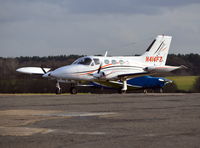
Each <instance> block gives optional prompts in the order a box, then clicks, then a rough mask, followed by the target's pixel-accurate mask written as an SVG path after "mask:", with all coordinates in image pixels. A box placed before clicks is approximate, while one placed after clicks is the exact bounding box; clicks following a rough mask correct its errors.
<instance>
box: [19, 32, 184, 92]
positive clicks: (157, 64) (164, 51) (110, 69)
mask: <svg viewBox="0 0 200 148" xmlns="http://www.w3.org/2000/svg"><path fill="white" fill-rule="evenodd" d="M171 39H172V37H171V36H164V35H159V36H157V38H156V39H155V40H154V41H153V42H152V43H151V44H150V46H149V47H148V49H147V50H146V52H145V53H144V54H143V55H141V56H115V57H108V56H107V53H106V54H105V56H85V57H82V58H79V59H77V60H76V61H75V62H73V63H72V64H71V65H67V66H63V67H60V68H58V69H55V70H52V71H51V70H50V68H41V67H23V68H19V69H17V71H18V72H21V73H28V74H42V75H43V77H46V78H53V79H56V80H57V84H56V87H57V93H59V92H60V86H59V82H66V83H71V84H72V85H71V89H70V92H71V93H72V94H75V93H77V89H76V87H75V85H76V84H77V82H79V81H82V80H84V81H95V82H98V83H101V82H103V83H105V81H106V82H108V83H109V81H119V80H120V81H121V82H122V83H123V87H122V88H121V92H126V90H127V80H129V79H130V78H133V77H137V76H141V75H151V74H154V73H162V72H164V73H165V72H170V71H173V70H176V69H179V68H182V67H183V66H178V67H177V66H167V65H165V63H166V60H167V55H168V51H169V47H170V43H171Z"/></svg>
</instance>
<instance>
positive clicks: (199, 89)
mask: <svg viewBox="0 0 200 148" xmlns="http://www.w3.org/2000/svg"><path fill="white" fill-rule="evenodd" d="M192 92H196V93H199V92H200V77H199V78H197V80H196V82H195V84H194V86H193V89H192Z"/></svg>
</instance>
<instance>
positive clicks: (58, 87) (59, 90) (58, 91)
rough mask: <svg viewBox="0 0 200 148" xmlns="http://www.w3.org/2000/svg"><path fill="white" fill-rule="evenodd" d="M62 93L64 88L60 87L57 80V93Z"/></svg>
mask: <svg viewBox="0 0 200 148" xmlns="http://www.w3.org/2000/svg"><path fill="white" fill-rule="evenodd" d="M61 93H62V89H61V87H60V83H59V82H58V81H57V82H56V94H57V95H58V94H61Z"/></svg>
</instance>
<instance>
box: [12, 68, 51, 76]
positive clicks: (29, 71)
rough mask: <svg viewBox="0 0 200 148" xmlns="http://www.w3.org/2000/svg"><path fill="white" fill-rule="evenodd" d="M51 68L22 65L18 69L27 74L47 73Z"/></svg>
mask: <svg viewBox="0 0 200 148" xmlns="http://www.w3.org/2000/svg"><path fill="white" fill-rule="evenodd" d="M50 70H51V69H50V68H41V67H22V68H18V69H17V70H16V71H17V72H20V73H26V74H41V75H43V74H45V72H48V71H50Z"/></svg>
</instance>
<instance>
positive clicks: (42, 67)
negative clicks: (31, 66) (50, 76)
mask: <svg viewBox="0 0 200 148" xmlns="http://www.w3.org/2000/svg"><path fill="white" fill-rule="evenodd" d="M40 67H41V69H42V71H43V72H44V74H46V73H47V71H45V69H44V66H43V65H41V66H40Z"/></svg>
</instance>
